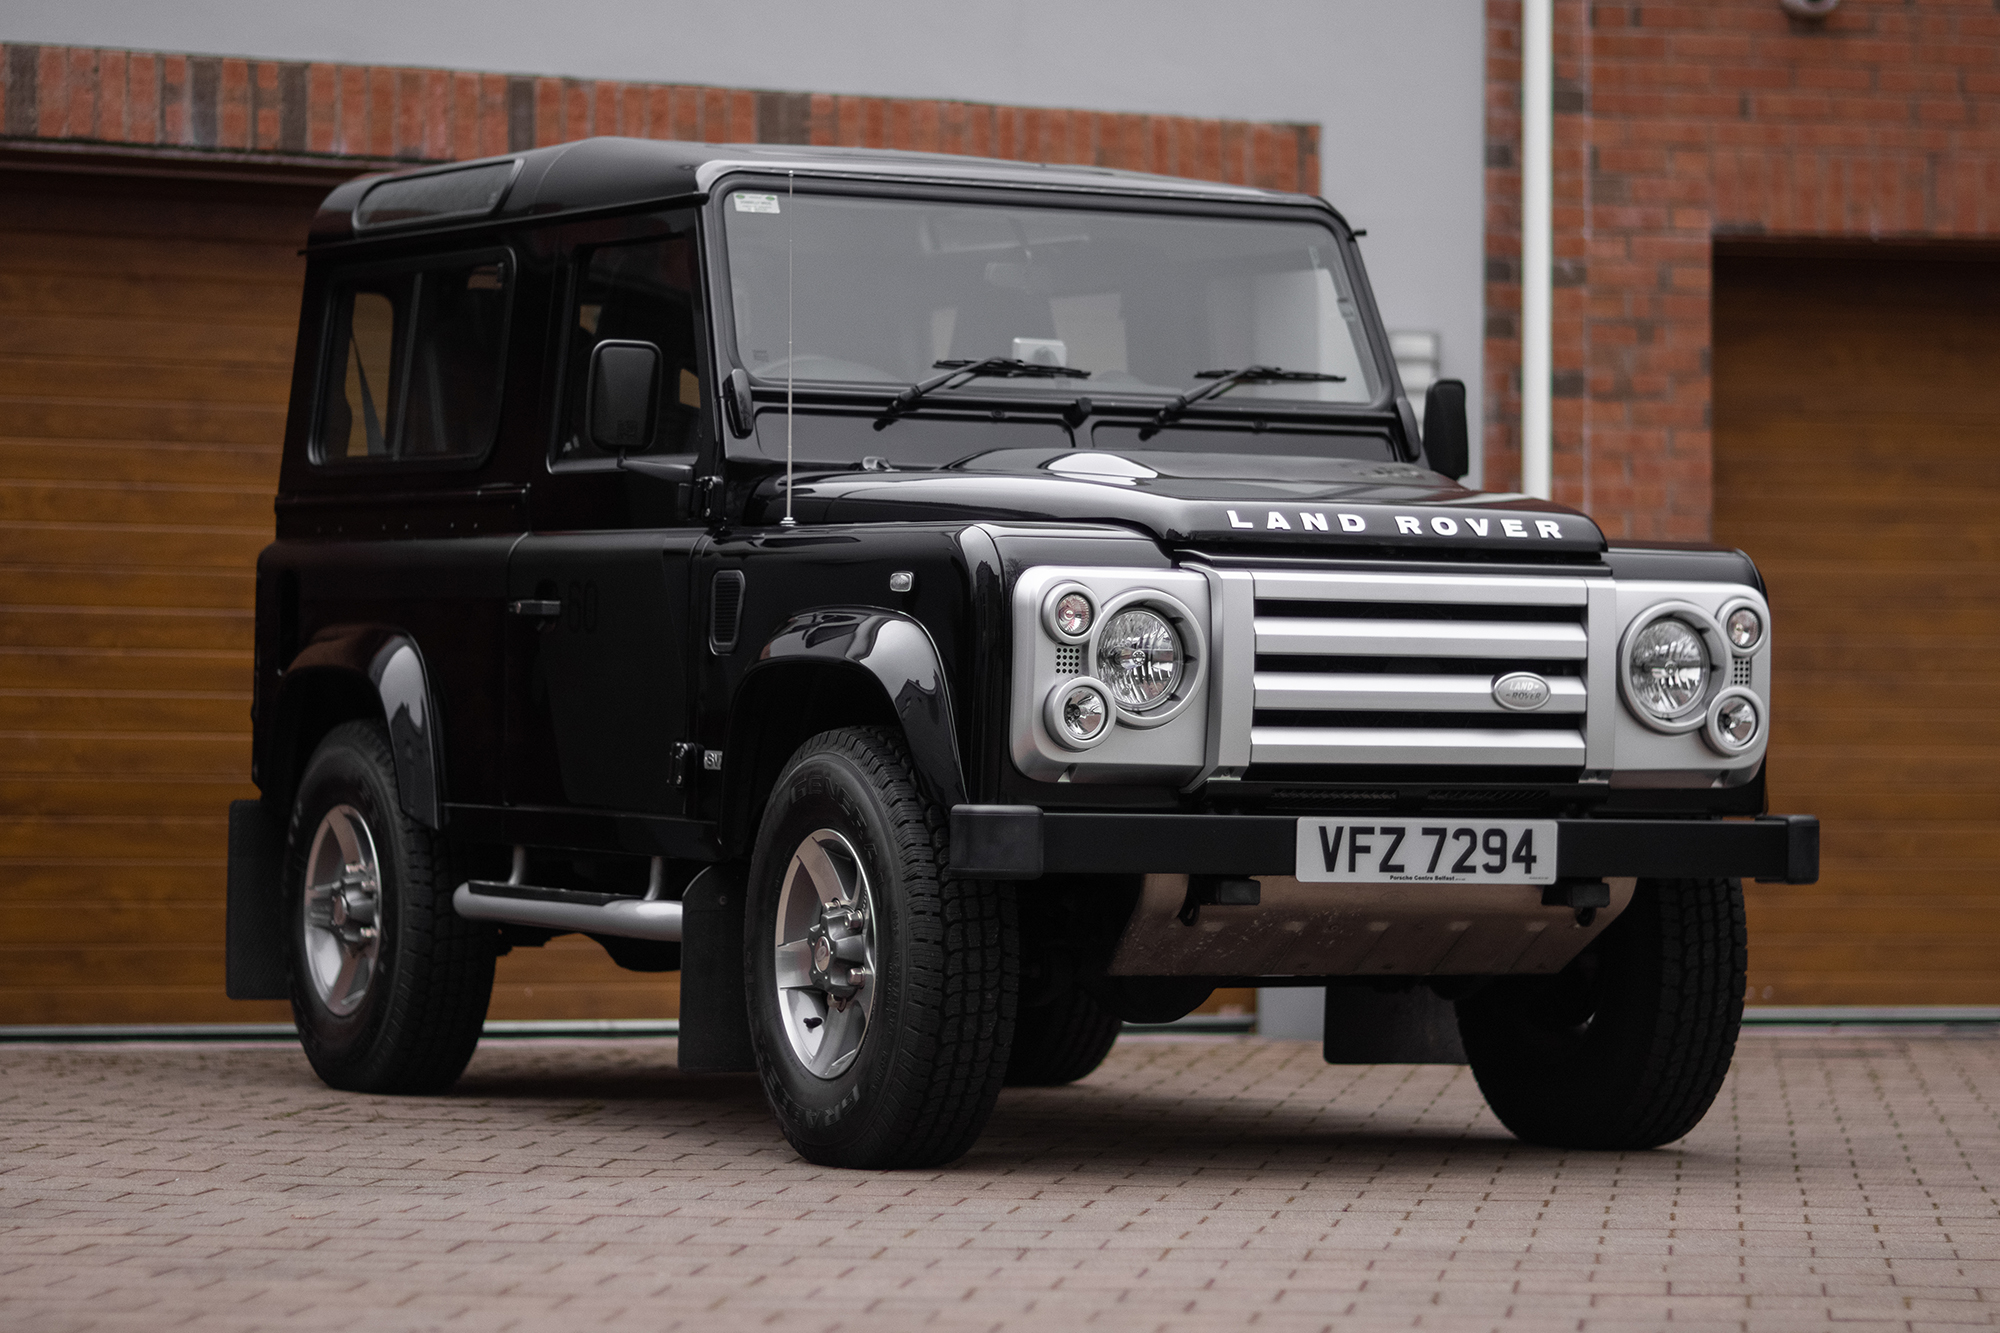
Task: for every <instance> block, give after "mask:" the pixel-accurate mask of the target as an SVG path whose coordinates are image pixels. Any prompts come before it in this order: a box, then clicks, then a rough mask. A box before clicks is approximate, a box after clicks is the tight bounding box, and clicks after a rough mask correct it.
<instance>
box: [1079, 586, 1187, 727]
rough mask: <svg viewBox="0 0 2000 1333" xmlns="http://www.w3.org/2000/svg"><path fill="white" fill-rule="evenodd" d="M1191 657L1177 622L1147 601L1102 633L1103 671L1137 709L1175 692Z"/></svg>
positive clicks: (1118, 695)
mask: <svg viewBox="0 0 2000 1333" xmlns="http://www.w3.org/2000/svg"><path fill="white" fill-rule="evenodd" d="M1185 661H1186V658H1185V655H1184V654H1183V653H1182V651H1181V636H1180V635H1178V634H1176V633H1175V632H1174V627H1173V625H1172V623H1171V622H1169V621H1168V619H1167V618H1166V617H1165V616H1163V615H1161V614H1160V613H1159V612H1157V611H1149V610H1147V609H1146V608H1145V607H1143V606H1134V607H1129V608H1127V609H1126V610H1123V611H1120V612H1119V613H1118V614H1117V615H1115V616H1113V617H1111V619H1109V620H1107V621H1106V622H1105V623H1104V629H1103V632H1102V633H1100V634H1099V635H1098V636H1097V674H1098V676H1100V677H1101V678H1102V679H1103V681H1104V683H1105V684H1106V685H1108V686H1110V687H1111V697H1112V698H1113V699H1115V700H1117V701H1118V704H1119V706H1120V707H1123V708H1129V709H1131V710H1132V711H1133V712H1135V713H1143V712H1145V711H1146V710H1147V709H1149V708H1157V707H1159V706H1160V705H1161V704H1163V703H1166V702H1167V701H1168V700H1169V699H1171V698H1172V697H1173V694H1174V688H1175V687H1176V686H1177V685H1179V684H1180V683H1181V669H1182V666H1183V664H1184V663H1185Z"/></svg>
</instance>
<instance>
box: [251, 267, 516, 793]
mask: <svg viewBox="0 0 2000 1333" xmlns="http://www.w3.org/2000/svg"><path fill="white" fill-rule="evenodd" d="M519 285H520V275H519V271H518V266H517V264H516V262H515V257H514V255H513V254H512V252H511V251H510V250H509V249H507V248H503V247H498V246H495V247H489V248H477V249H465V250H461V251H456V252H452V253H447V254H440V255H430V256H425V257H423V258H420V259H404V260H396V261H392V262H386V263H367V262H363V263H358V264H353V265H348V266H343V267H340V268H338V269H336V270H334V271H333V272H332V273H331V274H330V275H329V278H328V284H327V287H326V291H327V294H328V299H327V324H326V335H327V339H328V343H327V346H326V351H325V360H324V363H323V368H322V370H321V389H320V392H319V395H318V398H317V401H316V407H315V411H316V417H315V420H314V427H313V438H312V441H311V448H310V458H311V467H310V468H309V469H307V470H306V472H305V473H304V474H303V475H302V476H301V477H300V481H301V483H302V485H300V486H299V487H298V488H297V493H295V494H289V495H286V496H285V497H283V498H281V500H280V503H279V514H278V523H279V535H280V537H281V538H283V539H290V538H299V539H303V540H299V541H296V542H291V541H287V542H286V553H285V556H284V560H283V563H285V564H286V565H287V566H289V568H290V570H291V573H290V575H289V580H290V582H289V584H288V586H289V587H290V588H291V589H292V590H293V591H292V592H291V593H290V594H288V595H289V596H293V597H295V598H296V611H295V612H292V613H291V614H293V615H295V617H296V625H297V629H296V631H295V632H294V633H293V635H292V636H291V637H293V638H294V639H295V640H296V645H295V646H302V645H303V644H304V643H305V642H308V641H310V640H312V639H313V638H315V637H316V636H323V635H326V634H339V635H354V634H360V635H363V636H364V637H366V636H373V638H374V639H379V640H382V641H384V642H387V641H388V639H389V638H393V637H394V636H397V635H401V636H405V637H408V638H409V639H411V640H413V641H414V642H415V644H416V646H417V649H418V652H419V655H420V656H421V659H422V661H423V665H424V674H425V677H426V681H427V684H428V687H429V695H430V698H431V700H432V703H433V705H434V706H435V709H436V713H437V717H436V719H435V724H436V725H437V726H438V727H439V728H440V729H441V731H442V734H443V746H442V751H443V754H444V756H445V764H446V772H445V774H444V775H443V776H444V780H445V783H446V786H447V789H448V791H449V794H450V797H451V799H452V800H455V801H475V802H477V801H482V800H485V801H491V800H497V799H498V798H499V783H498V780H497V772H496V770H497V760H498V757H499V749H500V734H501V698H500V696H501V687H502V672H501V669H500V665H499V649H500V642H501V636H502V623H501V622H502V616H501V605H502V598H501V593H502V591H503V589H504V586H505V578H506V567H507V551H508V548H509V547H510V546H511V545H512V544H513V542H514V540H515V537H514V534H516V533H519V532H520V531H521V530H522V529H523V527H524V526H525V523H526V517H527V511H526V505H525V502H524V496H525V491H524V488H523V487H521V486H520V485H519V484H518V483H514V484H510V483H508V482H507V481H506V480H504V479H502V478H501V477H500V476H499V473H500V471H502V470H503V469H502V465H501V463H500V462H499V461H498V455H497V454H496V444H497V442H498V441H499V440H500V437H501V436H502V434H503V426H504V422H505V421H506V419H507V408H508V405H509V403H510V402H516V401H529V402H531V401H533V399H534V397H535V396H536V393H537V388H536V386H535V384H534V383H533V382H532V381H533V379H534V376H533V375H532V374H526V375H524V374H523V373H522V371H523V369H524V367H523V366H521V365H519V364H514V365H511V366H510V362H514V361H518V360H520V359H521V358H518V357H515V356H513V355H512V354H511V353H510V327H511V326H516V325H518V323H519V309H518V307H519V306H520V304H521V303H520V301H519V300H517V299H516V298H517V292H516V288H517V287H518V286H519ZM527 369H530V370H531V369H532V366H529V367H527ZM366 651H374V648H373V647H370V648H368V649H367V650H366ZM390 721H391V725H392V729H393V728H394V726H395V725H397V719H394V718H392V719H390ZM412 723H413V725H415V726H417V727H418V728H419V729H420V730H421V729H423V728H426V727H428V726H430V725H432V723H431V721H430V720H428V719H422V718H416V719H413V720H412Z"/></svg>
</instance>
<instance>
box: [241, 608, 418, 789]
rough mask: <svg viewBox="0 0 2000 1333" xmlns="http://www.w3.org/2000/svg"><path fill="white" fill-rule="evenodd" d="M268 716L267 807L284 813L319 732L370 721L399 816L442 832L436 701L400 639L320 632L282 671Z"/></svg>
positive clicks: (358, 631)
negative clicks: (385, 752) (391, 768)
mask: <svg viewBox="0 0 2000 1333" xmlns="http://www.w3.org/2000/svg"><path fill="white" fill-rule="evenodd" d="M275 712H276V716H275V718H274V719H273V723H272V745H271V751H270V753H271V755H272V757H273V759H274V761H275V762H274V763H272V764H270V765H268V766H266V769H265V773H266V776H267V782H266V784H265V787H264V795H265V799H266V801H267V802H273V803H274V804H275V806H276V807H277V808H278V809H280V810H287V809H289V808H290V806H291V803H292V798H293V796H294V794H295V793H296V792H297V790H298V783H299V779H300V777H301V776H302V775H303V774H304V772H305V765H306V761H307V759H309V758H310V757H311V755H312V751H313V748H314V747H315V746H317V745H318V744H319V742H320V739H321V738H322V737H324V736H325V735H326V733H327V732H329V731H331V730H333V728H335V727H337V726H339V725H340V724H341V723H343V722H357V721H374V722H380V723H381V724H382V725H383V726H384V727H385V728H386V729H387V731H388V733H389V749H390V753H391V754H392V755H393V756H394V758H395V764H396V790H397V796H398V800H399V801H400V803H401V805H402V807H403V812H404V813H405V814H407V815H408V816H409V817H410V818H412V819H414V820H416V821H417V822H418V823H420V824H423V825H424V826H425V827H426V828H432V829H437V828H443V827H444V755H443V737H442V735H441V728H440V726H439V719H438V713H437V702H436V695H435V694H434V693H433V692H432V690H431V687H430V673H429V671H428V670H427V669H426V667H425V665H424V657H423V652H422V650H421V649H420V648H418V646H417V643H416V641H415V640H414V639H412V638H411V637H410V636H409V635H408V634H405V633H403V632H402V631H400V630H398V629H395V628H394V627H391V626H383V625H341V626H334V627H330V628H328V629H325V630H322V631H321V632H320V633H319V634H317V635H315V636H314V637H313V640H312V642H310V643H308V644H307V645H306V646H305V647H304V648H303V649H301V650H300V652H299V655H298V656H297V657H295V658H293V659H292V662H291V664H290V665H289V666H288V667H287V668H286V670H285V675H284V679H283V680H282V681H281V682H280V684H279V687H278V693H277V700H276V709H275ZM273 770H274V771H273ZM274 798H275V800H274Z"/></svg>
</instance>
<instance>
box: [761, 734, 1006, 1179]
mask: <svg viewBox="0 0 2000 1333" xmlns="http://www.w3.org/2000/svg"><path fill="white" fill-rule="evenodd" d="M829 830H830V831H831V832H832V833H835V834H838V835H839V838H840V839H844V840H845V843H846V844H847V846H848V848H850V849H851V852H852V861H851V862H850V864H858V866H859V868H860V871H861V873H862V874H863V875H865V877H866V879H865V884H866V889H865V897H866V901H867V903H868V911H867V912H866V913H865V916H866V919H867V921H868V922H869V923H871V924H870V926H869V930H870V932H871V933H870V934H869V939H870V940H871V941H872V945H871V947H872V962H873V966H872V969H870V973H871V982H870V984H871V985H872V991H871V994H870V998H869V1000H868V1002H867V1005H868V1007H867V1009H866V1011H865V1021H864V1022H863V1024H862V1026H861V1029H860V1031H861V1035H860V1037H859V1039H858V1041H859V1045H858V1047H856V1048H854V1049H853V1051H852V1054H851V1055H850V1056H849V1057H847V1058H848V1059H849V1060H850V1061H851V1063H848V1064H846V1065H845V1066H844V1067H839V1068H832V1067H829V1070H828V1072H827V1075H826V1076H822V1075H821V1074H818V1073H815V1072H814V1071H813V1070H812V1069H811V1068H810V1067H808V1064H807V1063H806V1059H807V1057H806V1056H804V1055H802V1054H801V1053H800V1049H799V1047H798V1046H797V1045H795V1041H805V1040H807V1038H806V1037H805V1036H804V1035H803V1033H804V1028H803V1026H802V1024H803V1023H804V1021H805V1020H804V1019H803V1018H801V1017H800V1014H801V1013H803V1012H804V1010H793V1009H792V1008H791V1007H790V1005H791V1004H793V1003H797V1004H802V1005H806V1006H810V1005H813V1004H819V1005H820V1006H821V1012H823V1013H825V1015H826V1019H827V1026H826V1029H825V1033H824V1035H822V1037H821V1038H820V1039H821V1040H822V1041H826V1042H832V1041H833V1040H834V1032H835V1028H834V1024H833V1022H832V1019H833V1014H832V1012H831V1010H832V1003H831V996H832V992H831V991H829V990H814V989H811V988H809V987H803V986H802V987H795V988H793V990H792V991H790V992H787V995H786V999H783V1000H781V998H780V991H779V989H778V957H777V951H776V948H775V946H776V945H777V944H778V942H779V936H778V934H777V932H778V930H779V929H780V921H779V905H780V900H781V899H783V898H784V890H785V882H784V880H785V876H786V875H787V874H788V871H789V868H790V867H791V865H792V861H793V858H794V856H795V855H796V854H798V853H799V852H800V851H802V850H803V849H804V846H805V843H806V841H807V840H808V839H809V838H813V837H817V836H818V835H820V834H821V833H823V832H826V831H829ZM947 836H948V833H947V821H946V818H945V814H944V812H943V810H941V809H940V808H939V807H938V806H937V805H935V804H934V803H932V802H931V801H930V800H928V799H927V798H926V797H925V795H924V794H923V792H922V790H921V789H920V788H919V787H918V785H917V783H916V781H915V779H914V777H913V773H912V766H911V763H910V758H909V754H908V751H907V750H906V749H905V748H904V745H903V741H902V738H901V736H900V735H898V734H897V733H896V732H893V731H890V730H887V729H883V728H872V727H871V728H848V729H844V730H840V731H829V732H824V733H822V734H820V735H818V736H815V737H814V738H813V739H811V740H810V741H807V742H806V743H805V744H804V745H802V746H800V747H799V749H798V751H797V752H796V753H795V754H794V755H793V756H792V758H791V761H790V762H789V763H788V764H787V765H786V767H785V770H784V772H783V774H782V775H781V776H780V777H779V779H778V781H777V784H776V785H775V786H774V787H773V788H772V791H771V796H770V800H769V802H768V804H767V805H766V806H765V809H764V817H763V820H762V823H761V824H760V826H759V828H758V833H757V847H756V851H755V853H754V855H753V857H752V859H751V863H750V879H749V886H748V895H747V897H748V901H747V903H746V910H745V921H744V950H745V957H744V969H743V970H744V978H745V984H746V986H747V987H748V991H749V994H748V997H747V999H748V1003H749V1010H750V1030H751V1036H752V1041H753V1044H754V1047H755V1050H756V1054H757V1068H758V1073H759V1075H760V1077H761V1079H762V1082H763V1085H764V1091H765V1094H766V1095H767V1096H768V1097H769V1099H770V1102H771V1109H772V1110H773V1112H775V1113H776V1115H777V1118H778V1123H779V1125H780V1127H781V1128H782V1129H783V1130H784V1134H785V1137H786V1138H787V1139H788V1140H789V1141H790V1142H791V1144H792V1147H793V1148H795V1149H796V1150H797V1151H798V1153H799V1155H800V1156H801V1157H804V1158H806V1159H807V1160H808V1161H811V1162H817V1163H819V1164H820V1165H822V1166H840V1167H858V1168H868V1169H895V1168H909V1167H933V1166H940V1165H942V1164H944V1163H946V1162H949V1161H952V1160H953V1159H955V1158H957V1157H959V1156H961V1155H963V1154H964V1153H965V1151H966V1150H967V1149H968V1148H970V1147H971V1146H972V1143H973V1141H974V1140H975V1139H977V1138H978V1137H979V1133H980V1131H981V1130H982V1129H984V1128H985V1126H986V1121H987V1119H988V1117H989V1116H991V1115H992V1112H993V1105H994V1102H995V1101H996V1100H997V1098H998V1097H999V1094H1000V1085H1001V1078H1002V1075H1003V1074H1004V1073H1005V1071H1006V1068H1007V1052H1008V1048H1009V1045H1010V1043H1011V1041H1012V1038H1013V1030H1014V1007H1015V995H1016V988H1017V986H1018V984H1019V960H1018V950H1017V944H1016V939H1015V926H1014V896H1013V893H1012V891H1011V887H1010V886H1007V885H1003V884H995V883H989V882H985V881H979V880H965V879H959V878H957V877H956V876H953V875H951V874H950V873H949V872H948V871H947V870H946V869H945V866H946V865H947V863H948V857H947V849H946V839H947ZM822 845H825V844H822ZM843 854H844V853H843ZM795 882H796V881H795ZM794 892H795V893H797V894H799V895H800V901H804V902H807V903H811V902H814V901H815V900H813V899H807V898H804V896H803V895H804V892H805V890H803V889H799V888H796V887H795V889H794ZM861 898H862V892H861V891H859V890H857V891H856V894H855V900H856V901H860V900H861ZM823 899H824V895H822V898H821V900H823ZM787 901H788V902H789V901H790V900H787ZM788 910H789V909H788ZM822 928H823V929H824V927H822ZM786 938H787V939H789V938H790V936H789V935H787V937H786ZM816 956H817V955H816ZM833 966H835V967H836V968H837V967H839V966H840V964H839V963H838V962H837V961H836V963H835V964H834V965H833ZM846 975H848V976H849V977H851V976H852V975H853V973H848V974H846ZM857 994H858V992H857ZM850 1002H851V1001H850ZM843 1021H844V1022H851V1021H852V1020H851V1019H850V1018H848V1017H847V1016H846V1015H845V1012H844V1011H843ZM836 1063H837V1062H836Z"/></svg>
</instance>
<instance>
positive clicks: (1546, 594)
mask: <svg viewBox="0 0 2000 1333" xmlns="http://www.w3.org/2000/svg"><path fill="white" fill-rule="evenodd" d="M1253 578H1254V581H1255V590H1256V591H1255V613H1254V616H1253V617H1252V618H1251V621H1252V626H1253V629H1252V633H1253V634H1254V639H1255V647H1254V659H1255V662H1256V668H1255V672H1254V684H1255V704H1254V711H1253V712H1252V715H1251V719H1250V723H1251V727H1250V762H1251V763H1252V764H1253V765H1263V764H1284V765H1290V766H1301V765H1303V766H1338V767H1341V768H1349V767H1351V766H1353V765H1363V764H1369V765H1383V764H1399V765H1400V764H1413V765H1421V766H1424V767H1425V768H1431V767H1434V766H1450V767H1452V768H1454V769H1455V770H1458V771H1463V772H1465V773H1466V776H1468V777H1470V776H1475V775H1476V774H1478V773H1479V771H1480V770H1484V769H1492V768H1499V767H1508V768H1517V769H1518V768H1532V769H1552V768H1555V769H1576V768H1581V767H1582V766H1583V763H1584V754H1585V732H1586V726H1585V724H1586V717H1587V711H1588V707H1589V702H1590V701H1589V690H1588V684H1587V674H1588V672H1587V663H1588V659H1589V656H1590V634H1589V625H1588V615H1587V609H1588V603H1589V588H1588V586H1587V584H1586V582H1585V581H1584V580H1583V579H1579V578H1573V577H1572V578H1561V577H1554V578H1534V577H1525V576H1521V577H1509V576H1496V577H1487V578H1481V577H1474V576H1461V577H1454V576H1439V575H1423V574H1361V573H1354V574H1349V573H1335V572H1326V573H1319V572H1305V571H1299V572H1291V571H1263V570H1259V571H1256V572H1255V573H1254V575H1253ZM1517 671H1527V672H1533V673H1534V674H1535V675H1538V676H1540V677H1541V678H1542V679H1543V680H1545V681H1547V682H1548V685H1549V689H1550V697H1549V699H1548V702H1547V703H1545V704H1543V705H1542V706H1541V707H1540V708H1538V709H1535V710H1533V711H1532V712H1512V711H1509V710H1508V709H1505V708H1502V707H1501V706H1500V704H1499V703H1498V702H1497V701H1496V700H1495V698H1494V695H1493V682H1494V681H1495V680H1496V679H1497V678H1498V677H1500V676H1503V675H1507V674H1509V673H1511V672H1517ZM1295 771H1296V770H1295Z"/></svg>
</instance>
